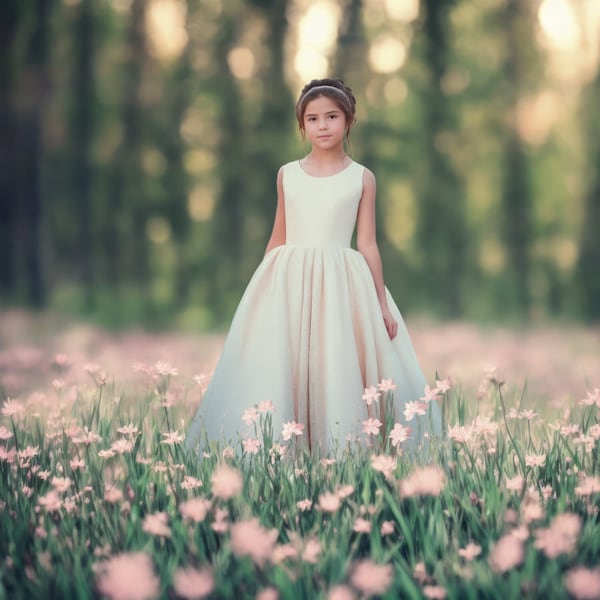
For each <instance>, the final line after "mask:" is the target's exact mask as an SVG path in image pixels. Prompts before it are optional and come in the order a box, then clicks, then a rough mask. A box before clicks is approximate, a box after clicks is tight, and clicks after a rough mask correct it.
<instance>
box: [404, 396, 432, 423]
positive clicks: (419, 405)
mask: <svg viewBox="0 0 600 600" xmlns="http://www.w3.org/2000/svg"><path fill="white" fill-rule="evenodd" d="M426 414H427V404H425V403H424V402H418V401H414V402H407V403H406V404H405V405H404V417H405V418H406V420H407V421H412V420H413V418H414V417H415V415H426Z"/></svg>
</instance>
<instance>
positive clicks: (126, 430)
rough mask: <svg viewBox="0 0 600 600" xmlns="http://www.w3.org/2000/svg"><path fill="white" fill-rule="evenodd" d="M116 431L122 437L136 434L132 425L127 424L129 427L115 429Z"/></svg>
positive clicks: (135, 428)
mask: <svg viewBox="0 0 600 600" xmlns="http://www.w3.org/2000/svg"><path fill="white" fill-rule="evenodd" d="M117 431H118V432H119V433H122V434H123V435H135V434H136V433H137V432H138V428H137V427H136V426H135V425H134V424H133V423H129V425H123V427H117Z"/></svg>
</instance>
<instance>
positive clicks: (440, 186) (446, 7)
mask: <svg viewBox="0 0 600 600" xmlns="http://www.w3.org/2000/svg"><path fill="white" fill-rule="evenodd" d="M454 4H455V0H424V2H423V9H424V11H423V15H422V22H421V31H420V33H418V34H417V35H420V36H421V39H420V40H419V43H420V45H422V47H423V61H424V65H425V69H426V73H427V79H426V83H425V84H424V87H423V89H422V90H421V92H420V93H421V106H422V119H423V140H424V148H423V160H422V163H421V169H420V171H419V177H418V180H417V183H416V188H417V196H418V205H419V212H418V220H417V231H416V239H417V243H418V246H419V251H420V254H421V256H422V271H423V273H425V274H426V278H425V280H424V281H425V289H426V292H427V295H428V297H429V299H430V301H432V304H433V305H434V306H436V305H437V307H438V308H439V309H440V310H441V312H442V313H443V314H446V315H447V316H452V317H457V316H459V315H461V314H462V311H463V299H462V297H461V290H462V287H463V283H464V276H465V263H466V254H467V240H468V238H467V234H468V232H467V225H466V215H465V193H464V189H463V182H462V179H461V176H460V174H459V173H458V171H457V169H456V168H455V166H454V164H453V161H452V154H451V148H450V147H449V146H450V145H449V143H448V139H451V136H452V134H453V133H455V130H456V127H457V123H456V115H455V112H454V107H453V104H452V101H451V99H450V98H449V97H448V96H447V94H446V93H445V92H444V89H443V81H444V77H445V76H446V74H447V72H448V68H449V62H450V61H451V58H452V48H451V21H450V12H451V10H452V7H453V6H454Z"/></svg>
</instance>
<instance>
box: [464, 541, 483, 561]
mask: <svg viewBox="0 0 600 600" xmlns="http://www.w3.org/2000/svg"><path fill="white" fill-rule="evenodd" d="M480 554H481V546H478V545H477V544H474V543H473V542H469V543H468V544H467V545H466V546H465V547H464V548H460V549H459V551H458V555H459V556H462V557H463V558H464V559H465V560H468V561H471V560H473V559H474V558H475V557H477V556H479V555H480Z"/></svg>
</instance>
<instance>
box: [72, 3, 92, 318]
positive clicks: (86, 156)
mask: <svg viewBox="0 0 600 600" xmlns="http://www.w3.org/2000/svg"><path fill="white" fill-rule="evenodd" d="M78 10H79V15H78V19H77V23H76V32H75V39H76V45H75V49H76V55H75V65H74V66H75V77H74V81H75V86H74V87H75V96H76V102H75V105H74V118H73V121H72V128H73V129H72V132H71V137H72V139H73V141H74V146H73V149H74V152H73V159H72V160H73V163H72V165H73V176H74V193H75V198H76V203H75V206H76V208H77V213H78V226H79V240H78V244H77V245H78V265H80V269H81V279H82V283H83V287H84V292H85V305H86V308H87V309H88V310H91V309H92V308H93V307H94V300H95V295H94V282H95V272H94V237H93V236H94V232H95V229H94V227H92V220H93V199H92V189H93V182H92V164H91V162H92V160H91V152H92V139H93V135H94V114H93V105H94V97H95V93H94V46H95V32H94V9H93V0H81V3H80V5H79V8H78Z"/></svg>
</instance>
